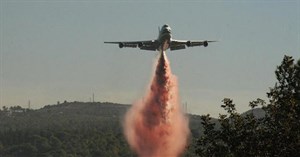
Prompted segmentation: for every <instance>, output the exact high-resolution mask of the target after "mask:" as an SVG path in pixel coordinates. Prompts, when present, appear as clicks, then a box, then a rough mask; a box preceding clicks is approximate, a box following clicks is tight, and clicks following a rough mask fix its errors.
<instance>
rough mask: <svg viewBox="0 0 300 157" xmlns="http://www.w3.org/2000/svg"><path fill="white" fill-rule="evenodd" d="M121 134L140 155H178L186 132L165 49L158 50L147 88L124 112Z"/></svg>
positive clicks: (182, 147)
mask: <svg viewBox="0 0 300 157" xmlns="http://www.w3.org/2000/svg"><path fill="white" fill-rule="evenodd" d="M124 133H125V136H126V139H127V141H128V143H129V144H130V146H131V148H132V149H133V150H134V151H135V152H136V153H137V154H138V155H139V156H140V157H178V156H179V155H180V154H182V153H183V151H184V149H185V147H186V144H187V137H188V134H189V127H188V119H187V117H186V116H185V115H184V113H183V112H182V111H181V108H180V103H179V96H178V86H177V80H176V78H175V76H174V75H172V73H171V69H170V65H169V61H168V60H167V57H166V54H165V52H161V54H160V57H159V59H158V62H157V66H156V70H155V74H154V77H153V80H152V82H151V84H150V89H149V90H148V91H147V92H146V95H145V96H144V98H143V99H141V100H139V101H137V102H136V103H134V104H133V105H132V107H131V108H130V109H129V111H128V112H127V114H126V115H125V122H124Z"/></svg>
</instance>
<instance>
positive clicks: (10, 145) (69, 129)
mask: <svg viewBox="0 0 300 157" xmlns="http://www.w3.org/2000/svg"><path fill="white" fill-rule="evenodd" d="M129 107H130V105H125V104H115V103H109V102H95V103H91V102H64V103H61V104H56V105H47V106H45V107H43V108H41V109H37V110H26V109H21V108H18V107H15V108H11V109H10V110H9V111H1V112H0V113H1V114H0V141H1V142H0V156H5V155H8V154H10V155H11V154H13V155H12V156H18V155H20V154H24V151H25V152H29V154H28V156H42V155H43V154H48V155H49V154H50V155H53V154H55V153H58V154H56V155H58V156H63V154H66V155H73V156H99V155H100V156H132V155H133V154H132V152H131V151H130V149H129V146H128V144H127V142H126V141H125V139H124V136H123V131H122V120H123V117H124V114H125V113H126V111H127V109H128V108H129ZM188 116H189V119H190V129H191V133H192V137H193V138H191V139H195V138H197V137H199V136H200V135H201V134H202V130H203V128H202V125H201V119H200V116H198V115H188ZM53 138H54V139H55V140H56V141H57V142H58V143H60V147H58V148H57V147H56V146H54V144H51V140H53ZM41 140H42V141H41ZM40 142H42V143H40ZM191 142H194V141H191ZM41 144H42V145H44V146H45V148H44V146H43V147H42V148H41V146H40V145H41ZM70 147H71V148H72V149H69V148H70ZM79 148H80V149H79ZM16 149H17V150H18V151H17V150H16ZM20 150H22V151H20ZM110 150H114V151H110ZM53 151H54V152H55V153H54V152H53ZM85 151H86V152H85ZM33 154H34V155H33ZM78 154H81V155H78ZM112 154H113V155H112ZM188 154H190V155H191V156H192V155H193V151H192V150H190V151H187V154H186V156H188Z"/></svg>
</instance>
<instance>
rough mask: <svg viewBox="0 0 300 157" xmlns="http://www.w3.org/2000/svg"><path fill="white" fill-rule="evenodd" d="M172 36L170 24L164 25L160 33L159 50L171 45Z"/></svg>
mask: <svg viewBox="0 0 300 157" xmlns="http://www.w3.org/2000/svg"><path fill="white" fill-rule="evenodd" d="M171 38H172V34H171V28H170V27H169V26H168V25H164V26H163V27H162V28H161V30H160V31H159V35H158V39H157V41H158V44H159V45H158V48H157V49H158V50H163V51H165V50H167V49H168V48H169V47H170V41H171Z"/></svg>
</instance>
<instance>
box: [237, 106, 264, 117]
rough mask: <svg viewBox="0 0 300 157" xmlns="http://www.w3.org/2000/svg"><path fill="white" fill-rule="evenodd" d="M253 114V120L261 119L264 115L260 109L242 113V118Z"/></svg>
mask: <svg viewBox="0 0 300 157" xmlns="http://www.w3.org/2000/svg"><path fill="white" fill-rule="evenodd" d="M251 113H253V115H254V117H255V118H263V117H265V115H266V112H265V111H264V110H263V109H262V108H254V109H251V110H248V111H246V112H244V113H242V116H245V115H248V114H251Z"/></svg>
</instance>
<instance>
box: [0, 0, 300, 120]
mask: <svg viewBox="0 0 300 157" xmlns="http://www.w3.org/2000/svg"><path fill="white" fill-rule="evenodd" d="M0 7H1V8H0V9H1V10H0V11H1V12H0V19H1V21H0V22H1V23H0V29H1V32H0V33H1V45H0V46H1V49H0V50H1V60H0V61H1V62H0V65H1V67H0V69H1V71H0V74H1V76H0V81H1V82H0V88H1V90H0V98H1V100H0V106H1V107H2V106H4V105H5V106H11V105H21V106H23V107H27V103H28V100H30V101H31V107H33V108H40V107H42V106H44V105H47V104H55V103H56V102H57V101H61V102H62V101H64V100H67V101H89V100H90V97H91V96H92V93H95V100H96V101H112V102H117V103H128V104H130V103H132V102H134V101H135V100H137V99H138V98H140V97H141V96H143V94H144V93H145V89H146V88H147V87H148V84H149V81H150V79H151V76H152V73H153V69H154V66H153V64H154V61H155V58H156V56H157V54H158V53H157V52H156V53H154V52H151V51H142V50H139V49H130V48H128V49H125V48H123V49H119V48H118V46H117V45H105V44H103V42H104V41H115V40H116V41H119V40H121V41H123V40H124V41H127V40H128V41H130V40H148V39H156V38H157V35H158V28H157V27H158V26H162V25H163V24H165V23H167V24H169V25H170V26H171V28H172V31H173V32H172V33H173V38H175V39H191V40H196V39H207V40H218V41H220V42H217V43H212V44H210V45H209V46H208V47H207V48H204V47H194V48H188V49H185V50H179V51H172V52H170V51H168V52H167V55H168V57H169V60H170V62H171V67H172V71H173V73H174V74H175V75H176V76H177V77H178V81H179V91H180V97H181V101H182V102H187V104H188V111H189V112H190V113H196V114H207V113H210V114H212V115H213V116H217V115H218V113H222V112H223V111H222V109H221V108H220V105H221V100H222V99H223V98H224V97H229V98H233V99H234V101H235V102H236V104H237V108H238V110H239V111H240V112H244V111H246V110H248V109H249V108H248V102H249V101H251V100H253V99H256V98H257V97H260V98H263V99H266V94H265V93H266V92H267V91H268V89H269V87H272V86H273V85H274V83H275V75H274V71H275V68H276V66H277V65H279V64H280V62H281V60H282V58H283V56H284V55H285V54H286V55H291V56H293V57H294V58H296V59H299V58H300V51H299V50H300V46H299V43H300V2H299V1H297V0H294V1H282V0H280V1H275V0H272V1H271V0H270V1H184V2H181V1H179V2H176V1H151V2H150V1H144V2H143V1H133V0H131V1H119V0H118V1H81V0H76V1H72V0H64V1H59V0H56V1H46V0H37V1H35V0H30V1H16V0H1V1H0Z"/></svg>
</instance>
